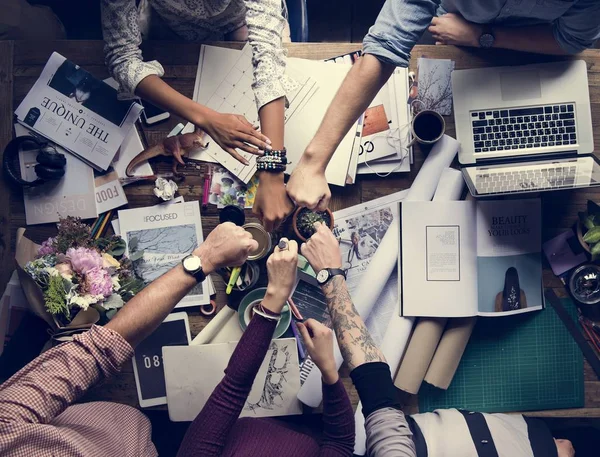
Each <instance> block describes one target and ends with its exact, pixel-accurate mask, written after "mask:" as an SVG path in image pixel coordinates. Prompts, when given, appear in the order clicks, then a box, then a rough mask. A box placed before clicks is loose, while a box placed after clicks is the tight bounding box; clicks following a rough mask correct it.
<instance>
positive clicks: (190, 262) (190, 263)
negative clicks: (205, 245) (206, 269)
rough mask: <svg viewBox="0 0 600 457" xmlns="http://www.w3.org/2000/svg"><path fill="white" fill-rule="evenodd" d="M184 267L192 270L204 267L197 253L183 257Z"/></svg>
mask: <svg viewBox="0 0 600 457" xmlns="http://www.w3.org/2000/svg"><path fill="white" fill-rule="evenodd" d="M183 268H185V269H186V270H187V271H191V272H195V271H198V270H199V269H200V268H202V262H201V260H200V257H197V256H195V255H190V256H188V257H186V258H185V259H183Z"/></svg>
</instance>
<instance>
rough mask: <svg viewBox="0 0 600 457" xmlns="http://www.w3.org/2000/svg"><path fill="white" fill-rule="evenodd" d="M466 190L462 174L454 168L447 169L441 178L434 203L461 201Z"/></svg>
mask: <svg viewBox="0 0 600 457" xmlns="http://www.w3.org/2000/svg"><path fill="white" fill-rule="evenodd" d="M464 189H465V180H464V179H463V175H462V172H461V171H460V170H456V169H454V168H446V169H444V171H443V172H442V176H440V182H439V183H438V185H437V189H436V190H435V194H434V196H433V201H434V202H435V201H438V200H442V201H447V200H460V198H461V197H462V194H463V190H464Z"/></svg>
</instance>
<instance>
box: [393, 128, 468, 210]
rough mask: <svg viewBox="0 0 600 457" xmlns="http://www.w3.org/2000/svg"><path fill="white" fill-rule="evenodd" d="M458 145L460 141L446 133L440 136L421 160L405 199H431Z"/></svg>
mask: <svg viewBox="0 0 600 457" xmlns="http://www.w3.org/2000/svg"><path fill="white" fill-rule="evenodd" d="M459 146H460V143H459V142H458V141H456V140H455V139H454V138H451V137H449V136H448V135H444V136H443V137H442V138H440V141H438V142H437V143H436V144H435V145H434V146H433V148H431V151H429V155H428V156H427V158H426V159H425V161H424V162H423V165H422V166H421V169H420V170H419V173H418V174H417V177H416V178H415V180H414V182H413V183H412V186H410V191H409V192H408V195H407V196H406V199H405V200H409V201H417V202H418V201H429V200H431V199H432V198H433V195H434V193H435V190H436V189H437V186H438V183H439V182H440V178H441V176H442V173H443V172H444V170H445V169H446V168H448V167H449V166H450V165H451V164H452V161H453V160H454V157H455V156H456V153H457V152H458V147H459Z"/></svg>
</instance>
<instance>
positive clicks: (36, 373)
mask: <svg viewBox="0 0 600 457" xmlns="http://www.w3.org/2000/svg"><path fill="white" fill-rule="evenodd" d="M131 357H133V348H132V347H131V346H130V345H129V343H127V341H125V340H124V339H123V337H121V335H119V334H118V333H116V332H114V331H113V330H109V329H106V328H104V327H97V326H94V327H92V328H91V329H90V330H89V331H87V332H85V333H81V334H79V335H77V336H75V337H74V339H73V341H71V342H68V343H64V344H61V345H59V346H56V347H54V348H52V349H50V350H48V351H46V352H44V353H43V354H42V355H40V356H39V357H37V358H36V359H35V360H33V361H32V362H31V363H29V364H28V365H27V366H25V367H24V368H23V369H21V370H20V371H19V372H17V373H16V374H15V375H14V376H13V377H11V378H10V379H9V380H8V381H6V382H5V383H4V384H2V386H0V424H1V423H4V424H10V423H17V422H23V423H41V424H47V423H49V422H50V421H51V420H52V419H54V418H55V417H56V416H58V415H59V414H60V413H62V412H63V411H64V410H65V409H66V408H67V407H68V406H69V405H71V404H72V403H73V402H75V401H76V400H77V399H79V398H80V397H81V396H82V395H83V394H84V393H85V392H86V391H87V389H88V388H90V387H91V386H92V385H93V384H95V383H96V382H98V381H99V380H100V379H102V378H106V377H109V376H111V375H113V374H115V373H116V372H117V371H118V370H119V368H120V366H121V365H122V364H123V363H124V362H125V361H126V360H128V359H131Z"/></svg>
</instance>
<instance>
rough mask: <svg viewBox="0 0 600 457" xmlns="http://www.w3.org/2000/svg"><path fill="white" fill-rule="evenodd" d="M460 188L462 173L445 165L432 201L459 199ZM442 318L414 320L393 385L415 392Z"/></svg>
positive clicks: (439, 334)
mask: <svg viewBox="0 0 600 457" xmlns="http://www.w3.org/2000/svg"><path fill="white" fill-rule="evenodd" d="M464 188H465V181H464V179H463V177H462V173H461V172H460V171H459V170H455V169H454V168H445V169H444V171H443V172H442V175H441V176H440V182H439V183H438V185H437V189H436V190H435V194H434V196H433V201H450V200H459V199H460V198H461V197H462V194H463V190H464ZM446 322H447V319H446V318H421V319H419V320H418V321H417V324H416V325H415V329H414V331H413V334H412V336H411V338H410V343H409V344H408V347H407V348H406V353H405V354H404V358H403V359H402V363H401V364H400V368H399V369H398V373H397V374H396V378H395V380H394V384H395V385H396V387H398V388H399V389H402V390H404V391H405V392H408V393H411V394H416V393H417V392H419V388H420V387H421V383H422V382H423V379H424V378H425V374H426V373H427V369H428V368H429V364H430V363H431V360H432V359H433V356H434V354H435V350H436V348H437V346H438V343H439V342H440V339H441V338H442V334H443V332H444V327H445V326H446Z"/></svg>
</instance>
